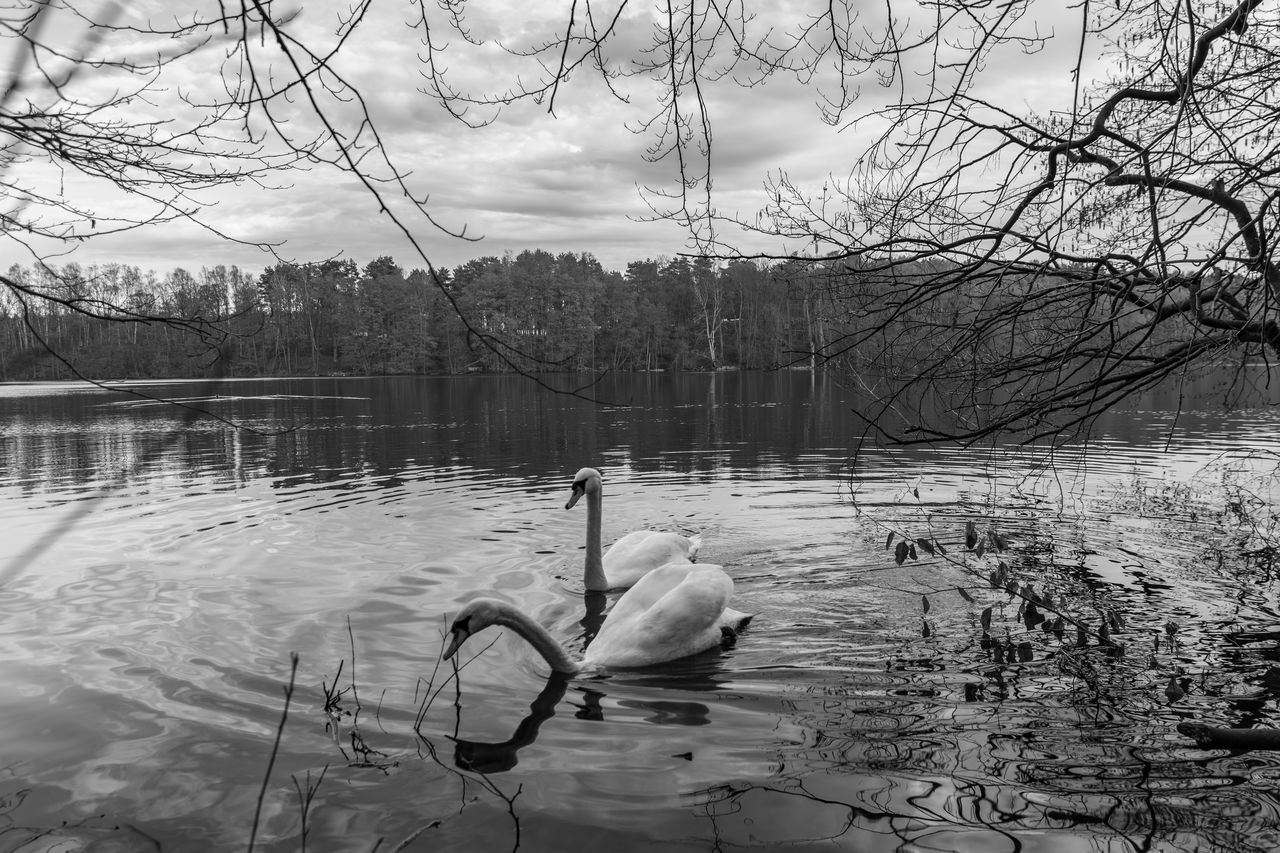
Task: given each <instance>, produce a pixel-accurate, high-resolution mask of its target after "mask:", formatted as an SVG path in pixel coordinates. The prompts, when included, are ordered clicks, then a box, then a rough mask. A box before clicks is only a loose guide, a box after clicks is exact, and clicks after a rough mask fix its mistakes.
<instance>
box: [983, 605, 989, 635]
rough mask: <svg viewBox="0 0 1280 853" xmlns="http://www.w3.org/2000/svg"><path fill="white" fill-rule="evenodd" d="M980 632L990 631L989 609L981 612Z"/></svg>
mask: <svg viewBox="0 0 1280 853" xmlns="http://www.w3.org/2000/svg"><path fill="white" fill-rule="evenodd" d="M982 630H983V631H984V632H986V631H990V630H991V608H990V607H988V608H986V609H985V610H983V611H982Z"/></svg>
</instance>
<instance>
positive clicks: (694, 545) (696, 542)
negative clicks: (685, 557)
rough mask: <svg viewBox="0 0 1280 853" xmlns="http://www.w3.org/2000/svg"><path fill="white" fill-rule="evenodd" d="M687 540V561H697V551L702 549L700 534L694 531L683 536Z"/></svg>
mask: <svg viewBox="0 0 1280 853" xmlns="http://www.w3.org/2000/svg"><path fill="white" fill-rule="evenodd" d="M685 538H687V539H688V540H689V562H690V563H696V562H698V552H699V551H701V550H702V534H701V533H695V534H693V535H692V536H687V537H685Z"/></svg>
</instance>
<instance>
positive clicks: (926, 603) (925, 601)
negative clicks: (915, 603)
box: [920, 595, 929, 613]
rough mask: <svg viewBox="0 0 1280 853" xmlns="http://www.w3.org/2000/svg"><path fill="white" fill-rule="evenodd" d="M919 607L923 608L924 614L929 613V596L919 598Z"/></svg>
mask: <svg viewBox="0 0 1280 853" xmlns="http://www.w3.org/2000/svg"><path fill="white" fill-rule="evenodd" d="M920 606H921V607H923V608H924V612H925V613H928V612H929V596H927V595H922V596H920Z"/></svg>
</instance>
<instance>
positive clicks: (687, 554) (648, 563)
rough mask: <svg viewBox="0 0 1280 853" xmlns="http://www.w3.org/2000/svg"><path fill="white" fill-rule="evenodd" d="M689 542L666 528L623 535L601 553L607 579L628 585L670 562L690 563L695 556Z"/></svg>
mask: <svg viewBox="0 0 1280 853" xmlns="http://www.w3.org/2000/svg"><path fill="white" fill-rule="evenodd" d="M697 553H698V551H697V548H696V547H694V544H693V542H692V541H691V540H690V539H688V538H686V537H684V536H681V535H680V534H679V533H672V532H671V531H668V530H637V531H634V532H632V533H628V534H627V535H626V536H623V537H622V538H621V539H619V540H618V541H617V542H614V543H613V545H611V546H609V550H608V551H607V552H605V555H604V570H605V573H606V574H607V575H608V576H609V582H610V583H612V584H614V585H618V586H631V585H632V584H634V583H635V582H636V581H638V580H639V579H640V578H641V577H643V576H644V575H645V574H647V573H648V572H651V571H653V570H654V569H655V568H657V567H658V566H662V565H665V564H667V563H670V562H673V561H675V562H685V563H687V562H691V560H692V558H693V557H694V556H697Z"/></svg>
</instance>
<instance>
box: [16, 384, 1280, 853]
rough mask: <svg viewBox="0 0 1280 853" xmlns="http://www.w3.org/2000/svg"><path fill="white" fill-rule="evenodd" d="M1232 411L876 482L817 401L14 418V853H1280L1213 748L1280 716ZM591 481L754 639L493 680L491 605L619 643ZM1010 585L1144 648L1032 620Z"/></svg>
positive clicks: (1239, 432) (1260, 797)
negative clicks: (748, 620) (1010, 579)
mask: <svg viewBox="0 0 1280 853" xmlns="http://www.w3.org/2000/svg"><path fill="white" fill-rule="evenodd" d="M1225 381H1226V380H1217V379H1212V378H1211V379H1206V380H1204V381H1203V382H1197V383H1191V384H1189V385H1188V386H1186V387H1184V388H1182V389H1170V390H1168V391H1166V392H1165V393H1163V394H1162V395H1153V396H1152V397H1150V398H1148V399H1146V400H1140V401H1137V400H1136V401H1134V405H1133V406H1132V408H1131V409H1130V410H1129V411H1126V412H1122V413H1118V414H1117V415H1115V416H1114V417H1112V418H1110V419H1108V420H1107V421H1106V422H1105V423H1103V424H1101V425H1100V427H1099V430H1098V432H1097V433H1096V435H1095V438H1094V440H1093V441H1092V442H1091V443H1089V444H1087V445H1083V444H1075V445H1070V446H1067V447H1064V448H1059V449H1058V450H1056V451H1055V452H1053V453H1052V454H1049V453H1047V452H1044V451H1036V450H1033V449H1026V448H1008V447H1006V448H999V447H997V448H991V447H987V448H973V449H955V448H947V449H930V450H911V451H904V450H886V449H878V450H877V449H874V448H872V449H867V450H865V451H864V452H863V453H861V454H860V455H859V456H858V457H857V459H856V465H853V464H852V462H853V460H851V448H852V439H851V437H852V436H854V435H855V434H856V433H857V431H858V430H859V429H860V423H859V421H858V420H857V418H856V417H855V416H854V415H853V414H852V413H851V411H850V410H851V409H852V408H854V407H856V406H857V405H858V401H857V400H856V398H855V397H854V396H852V395H851V394H849V393H847V392H845V391H844V390H842V389H841V388H840V387H839V386H837V385H836V384H834V383H832V382H830V381H825V380H823V379H821V378H817V379H815V378H813V377H811V376H809V375H808V374H807V373H785V374H770V375H746V374H743V375H738V374H718V375H705V374H704V375H688V376H659V375H654V376H640V377H612V378H610V379H608V380H607V381H606V383H604V384H602V385H600V386H598V387H597V388H596V389H594V393H595V394H596V396H598V397H599V398H600V399H603V400H606V401H608V402H607V403H605V404H600V403H591V402H587V401H583V400H578V399H574V398H572V397H565V396H556V395H551V394H548V393H546V392H545V391H541V390H539V389H537V388H536V387H535V386H533V385H531V384H530V383H528V382H527V381H524V380H519V379H509V378H495V377H471V378H465V379H457V378H455V379H421V378H392V379H320V380H274V381H237V382H228V383H224V384H222V385H220V386H217V387H210V386H202V385H198V384H194V383H185V384H184V383H171V384H165V385H148V386H143V390H145V391H147V392H148V393H152V394H164V395H168V396H172V397H177V398H180V399H184V400H188V401H190V402H191V404H192V405H196V406H199V407H204V408H207V409H208V410H210V411H212V412H213V413H215V414H217V415H219V416H221V417H223V418H226V419H229V420H233V421H235V422H237V423H240V424H243V425H246V426H248V427H250V428H252V429H251V430H240V431H235V430H232V429H230V428H228V427H227V426H226V425H225V424H224V423H221V422H218V421H216V420H211V419H207V418H199V419H192V418H190V417H189V416H188V415H187V414H185V413H184V412H183V411H182V410H175V409H173V408H172V407H167V406H161V405H158V404H153V403H148V402H145V401H138V400H130V399H129V398H127V397H124V396H122V395H119V394H115V393H109V392H103V391H97V390H84V389H76V388H71V387H67V386H60V385H40V386H12V387H7V388H3V389H0V435H2V439H0V463H2V465H3V479H2V480H0V519H2V520H3V524H4V530H5V532H6V535H5V537H4V540H3V544H0V557H3V562H0V572H3V586H2V587H0V614H2V621H0V667H3V670H2V671H3V683H4V684H5V685H6V686H7V689H6V690H4V691H0V708H2V710H3V714H2V715H0V732H2V733H3V738H2V739H0V743H2V744H3V746H4V752H3V756H2V757H0V769H2V770H3V773H0V851H23V853H36V851H43V852H44V853H52V851H58V853H63V851H76V850H112V851H114V850H135V849H136V850H156V849H160V850H164V851H184V850H193V851H194V850H210V849H245V848H246V847H247V845H248V843H249V839H250V835H251V833H253V832H254V829H253V827H254V823H255V816H256V818H257V829H256V842H255V849H260V850H279V851H285V850H289V851H293V850H302V849H313V850H326V851H329V850H340V851H347V850H350V851H372V850H375V849H377V850H424V851H425V850H453V849H459V850H461V849H467V850H510V849H515V848H516V847H517V846H518V848H519V849H521V850H526V851H534V850H547V851H559V850H566V849H608V850H612V851H617V853H621V851H629V850H642V849H644V850H648V849H654V848H656V849H662V850H709V849H723V850H736V849H760V850H801V849H803V850H814V849H848V850H859V851H889V850H909V851H931V850H936V851H964V850H974V851H1003V850H1009V851H1014V850H1028V851H1055V853H1057V851H1077V850H1078V851H1122V850H1125V851H1127V850H1188V851H1191V850H1195V851H1202V850H1224V851H1228V850H1230V851H1237V850H1273V849H1276V848H1277V847H1280V801H1278V800H1277V792H1278V791H1280V757H1277V755H1276V754H1274V753H1269V752H1250V753H1241V754H1232V753H1228V752H1225V751H1221V750H1218V751H1212V750H1203V749H1198V748H1196V747H1195V746H1194V745H1193V744H1192V743H1191V742H1190V741H1189V740H1188V739H1187V738H1186V737H1183V736H1182V735H1179V734H1178V733H1177V732H1176V730H1175V729H1174V726H1175V725H1176V724H1177V723H1178V722H1180V721H1183V720H1188V719H1196V720H1202V721H1205V722H1208V723H1211V724H1217V725H1235V726H1242V725H1276V724H1277V723H1278V722H1280V721H1278V720H1277V716H1278V715H1277V709H1276V700H1277V697H1278V696H1280V669H1277V668H1274V667H1277V666H1280V651H1277V643H1276V637H1277V636H1280V635H1269V633H1268V632H1275V631H1277V630H1280V614H1278V613H1277V601H1276V596H1275V594H1274V582H1273V578H1272V572H1271V565H1270V562H1269V556H1268V553H1269V552H1267V551H1266V550H1265V546H1266V545H1267V544H1268V543H1269V542H1270V541H1271V540H1270V538H1269V536H1268V534H1270V533H1271V532H1272V531H1271V527H1272V526H1273V525H1274V522H1275V520H1274V519H1273V518H1271V515H1270V506H1272V505H1274V503H1273V501H1274V499H1275V497H1276V495H1275V491H1276V490H1275V488H1274V485H1275V484H1274V482H1273V478H1272V474H1273V469H1274V460H1273V459H1272V458H1271V456H1270V454H1274V453H1275V452H1276V451H1277V450H1280V418H1277V415H1276V412H1275V410H1274V409H1272V408H1270V407H1269V405H1268V403H1269V401H1268V400H1267V399H1266V398H1265V395H1258V396H1256V398H1255V399H1253V400H1252V401H1251V405H1246V406H1245V407H1243V408H1238V409H1235V410H1233V411H1229V412H1223V411H1221V410H1220V409H1219V407H1218V402H1219V400H1220V398H1221V397H1222V395H1223V394H1222V392H1223V388H1224V387H1226V386H1225V385H1224V383H1225ZM214 395H217V396H214ZM285 428H289V429H288V431H286V432H283V433H281V432H279V430H281V429H285ZM252 430H257V432H254V431H252ZM583 465H595V466H597V467H599V468H601V469H602V470H603V471H604V473H605V477H606V486H605V489H606V495H605V504H604V513H605V516H604V526H605V539H606V541H608V540H609V539H610V538H616V537H617V536H619V535H621V534H622V533H624V532H626V531H628V530H632V529H638V528H643V527H655V528H669V529H677V530H682V531H686V532H701V533H703V534H704V536H705V538H706V543H707V544H706V546H705V548H704V551H703V554H702V559H703V560H705V561H708V562H715V563H720V564H722V565H724V566H725V567H726V569H727V570H728V571H729V573H730V574H731V575H732V576H733V577H734V580H735V583H736V590H737V591H736V595H735V604H734V606H735V607H737V608H739V609H742V610H746V611H748V612H752V613H755V614H756V619H755V621H754V623H753V624H752V625H751V627H750V628H749V629H748V630H747V631H746V632H745V633H744V634H743V635H742V637H741V638H740V639H739V642H738V643H737V645H736V646H735V647H733V648H732V649H729V650H725V651H720V652H714V653H711V654H708V655H704V656H701V657H699V658H695V659H692V660H689V661H684V662H679V663H675V664H669V665H665V666H662V667H657V668H653V669H650V670H644V671H632V672H614V673H611V674H609V676H608V677H605V678H593V679H556V678H548V673H547V668H546V666H545V664H544V663H543V662H542V661H541V659H540V658H538V657H537V656H536V655H535V654H534V653H532V652H531V651H530V650H529V648H528V647H527V646H525V645H523V644H522V643H521V642H519V641H518V640H517V639H516V638H514V637H512V636H510V635H504V636H502V637H500V638H499V639H497V642H496V643H494V644H493V645H492V647H490V648H488V650H487V651H485V652H484V653H483V654H480V655H479V656H478V657H476V658H475V659H474V660H473V661H471V662H469V663H467V665H466V666H465V667H464V668H463V670H462V672H461V675H460V678H459V680H458V681H456V682H455V681H454V680H452V678H451V675H452V668H451V667H450V666H449V665H447V664H446V665H443V666H442V665H439V664H438V656H439V654H440V651H441V645H442V633H443V630H444V627H445V625H446V620H447V619H448V618H449V616H450V614H451V613H453V612H456V610H457V609H458V607H459V606H460V604H461V603H463V602H465V601H466V600H467V599H468V598H470V597H471V596H473V595H475V594H477V593H484V594H487V595H497V596H500V597H505V598H507V599H508V600H510V601H512V602H515V603H518V604H519V605H520V606H521V607H522V608H523V609H525V610H526V611H527V612H529V613H531V614H532V615H533V616H534V617H535V618H536V619H537V620H538V621H540V622H541V623H542V624H544V625H546V626H548V628H549V629H550V630H551V631H552V633H553V634H554V635H555V636H557V637H558V638H560V639H562V640H563V641H565V642H566V644H568V645H570V646H571V647H572V646H574V644H575V643H576V644H577V646H578V647H580V646H581V639H580V638H581V635H582V633H583V630H584V629H583V626H582V625H581V624H580V622H581V620H583V618H584V615H585V612H586V610H587V608H588V607H589V605H590V604H591V602H590V601H588V600H585V599H584V597H583V595H582V589H581V571H582V551H581V544H582V540H583V535H584V529H585V520H586V519H585V513H583V512H582V511H581V509H580V508H579V510H575V511H569V512H566V511H565V510H564V502H565V500H566V498H567V497H568V484H569V480H570V477H571V476H572V474H573V472H574V471H576V470H577V469H578V468H579V467H581V466H583ZM970 520H974V521H976V522H977V523H978V524H979V525H980V528H979V529H980V530H985V529H986V527H987V526H988V525H993V526H995V528H996V529H998V530H999V531H1000V532H1001V534H1002V537H1004V538H1005V539H1007V541H1008V549H1007V550H1006V551H1004V552H1002V553H999V554H996V553H994V551H993V552H991V553H986V554H984V555H982V556H980V557H979V556H975V555H974V554H973V553H972V552H969V553H966V551H965V548H964V534H965V524H966V522H968V521H970ZM890 533H893V535H894V538H895V541H900V540H901V538H902V537H904V536H906V537H910V538H911V539H917V538H924V539H926V540H936V541H938V542H940V543H942V544H943V545H944V546H945V547H946V548H947V554H946V555H945V556H934V557H930V556H929V555H928V554H926V553H924V551H923V549H919V550H918V552H917V557H918V559H916V560H911V559H908V560H906V561H905V563H904V564H903V565H901V566H899V565H897V564H896V562H895V559H894V552H893V550H892V549H889V550H886V548H885V541H886V539H887V538H888V535H889V534H890ZM1000 561H1004V562H1005V563H1006V564H1007V565H1008V566H1009V571H1010V572H1011V573H1012V576H1014V577H1016V578H1018V579H1019V580H1020V581H1021V582H1027V581H1031V582H1033V583H1034V584H1035V585H1036V588H1037V589H1040V590H1042V591H1045V590H1051V591H1053V593H1054V594H1055V595H1057V596H1059V597H1062V596H1067V597H1069V600H1070V612H1072V613H1076V614H1078V615H1080V616H1081V617H1082V618H1085V619H1087V620H1092V624H1093V625H1095V626H1096V625H1097V624H1099V622H1100V619H1101V618H1102V616H1103V615H1105V614H1107V613H1110V612H1119V613H1121V614H1123V616H1124V622H1125V624H1124V627H1123V630H1122V631H1121V632H1120V633H1118V634H1117V635H1116V638H1115V639H1116V640H1118V641H1119V644H1118V645H1116V646H1110V647H1099V646H1098V644H1097V643H1096V642H1095V641H1092V640H1091V641H1089V642H1088V643H1087V645H1086V646H1084V647H1077V646H1076V644H1075V637H1074V635H1072V634H1068V635H1067V636H1065V638H1064V639H1062V640H1059V639H1058V638H1057V637H1056V636H1055V635H1053V634H1052V633H1046V632H1044V631H1043V630H1042V629H1041V628H1040V627H1036V628H1034V629H1033V630H1027V629H1026V627H1025V625H1024V623H1023V622H1021V621H1019V620H1018V614H1017V611H1018V601H1017V600H1011V598H1010V596H1008V595H1007V594H1005V593H1004V592H1003V591H997V590H993V589H992V588H991V587H990V585H989V584H988V583H985V582H983V581H982V578H984V577H986V575H987V573H988V572H989V571H990V570H991V569H993V568H995V567H996V566H998V564H999V562H1000ZM960 590H963V592H961V591H960ZM926 601H927V602H928V609H927V610H926V608H925V602H926ZM988 606H990V607H991V608H992V623H991V624H992V627H991V630H990V632H989V635H988V639H987V641H986V642H984V641H983V633H984V631H983V627H982V625H981V622H982V617H981V614H982V611H983V610H984V609H985V608H986V607H988ZM1171 621H1172V622H1174V623H1176V626H1177V634H1176V637H1175V639H1176V643H1175V644H1171V643H1170V642H1169V641H1168V639H1167V633H1166V632H1165V630H1164V626H1165V625H1166V623H1168V622H1171ZM491 634H492V636H493V637H497V636H498V632H491ZM484 636H485V637H486V642H487V639H489V638H490V636H489V635H484ZM1157 636H1158V637H1160V638H1161V642H1160V643H1159V644H1158V645H1157V643H1156V640H1155V638H1156V637H1157ZM486 642H480V638H475V639H473V640H472V642H471V644H469V645H468V652H469V653H471V654H474V653H475V652H478V651H480V650H481V649H483V648H485V645H486ZM1121 645H1122V646H1123V649H1124V651H1123V653H1120V651H1119V648H1120V646H1121ZM997 647H998V648H997ZM1015 650H1016V651H1015ZM291 652H296V653H297V654H298V656H299V665H298V669H297V674H296V685H295V690H294V692H293V694H292V696H291V699H290V703H289V714H288V718H287V721H286V722H285V724H284V727H283V729H282V730H280V722H281V715H282V711H283V710H284V707H285V696H284V690H283V688H284V686H285V685H286V684H288V682H289V679H290V653H291ZM468 657H469V655H468ZM464 659H465V658H464ZM1171 676H1173V677H1174V678H1175V680H1176V681H1177V682H1178V683H1179V684H1180V685H1181V687H1182V688H1183V692H1184V695H1183V696H1181V697H1179V698H1177V699H1176V701H1174V700H1171V699H1170V698H1169V697H1168V696H1167V695H1166V692H1165V691H1166V687H1167V684H1168V682H1169V679H1170V677H1171ZM326 691H328V692H329V693H330V694H331V699H332V700H333V701H331V702H330V703H328V704H329V708H328V710H327V711H326ZM335 694H336V695H335ZM278 730H280V731H281V735H280V744H279V748H278V751H276V754H275V758H274V763H273V765H272V766H271V768H270V775H269V776H268V775H267V771H268V762H269V760H270V759H271V756H272V754H273V743H274V741H275V738H276V736H277V731H278ZM264 778H265V779H266V780H267V784H266V789H265V795H263V796H262V798H261V802H259V797H260V792H261V791H262V790H263V780H264Z"/></svg>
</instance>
